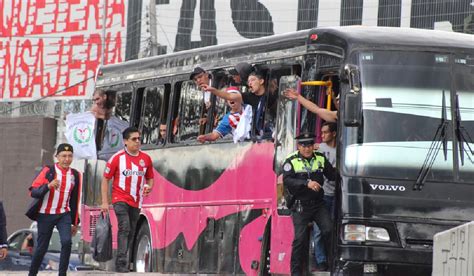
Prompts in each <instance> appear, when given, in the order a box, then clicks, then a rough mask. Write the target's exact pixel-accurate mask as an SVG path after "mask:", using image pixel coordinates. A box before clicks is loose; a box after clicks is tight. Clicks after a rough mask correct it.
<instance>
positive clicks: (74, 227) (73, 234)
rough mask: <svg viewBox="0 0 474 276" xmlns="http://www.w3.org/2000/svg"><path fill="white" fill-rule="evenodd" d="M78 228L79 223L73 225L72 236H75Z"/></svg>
mask: <svg viewBox="0 0 474 276" xmlns="http://www.w3.org/2000/svg"><path fill="white" fill-rule="evenodd" d="M77 229H78V227H77V225H73V226H71V235H72V236H75V235H76V234H77Z"/></svg>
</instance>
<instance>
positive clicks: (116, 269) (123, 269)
mask: <svg viewBox="0 0 474 276" xmlns="http://www.w3.org/2000/svg"><path fill="white" fill-rule="evenodd" d="M115 272H120V273H128V272H130V269H128V268H126V267H123V266H118V267H115Z"/></svg>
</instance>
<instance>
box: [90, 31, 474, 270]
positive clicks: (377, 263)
mask: <svg viewBox="0 0 474 276" xmlns="http://www.w3.org/2000/svg"><path fill="white" fill-rule="evenodd" d="M473 40H474V38H473V36H472V35H467V34H460V33H451V32H443V31H434V30H420V29H405V28H388V27H363V26H351V27H327V28H326V27H325V28H316V29H311V30H303V31H298V32H294V33H288V34H282V35H275V36H269V37H263V38H258V39H252V40H246V41H239V42H235V43H230V44H223V45H217V46H209V47H205V48H199V49H193V50H187V51H182V52H177V53H171V54H167V55H163V56H155V57H150V58H145V59H139V60H133V61H127V62H124V63H121V64H115V65H107V66H103V67H101V68H100V70H99V72H98V74H97V80H96V89H103V90H108V91H114V93H115V97H116V99H115V107H114V109H113V113H114V116H115V117H116V118H118V119H120V120H121V121H123V122H126V124H127V125H130V126H136V127H138V128H139V129H140V131H141V135H142V150H143V151H145V152H147V153H148V154H149V155H150V156H151V157H152V160H153V166H154V179H155V188H154V190H153V192H152V194H151V195H150V196H148V197H146V198H145V199H144V201H143V206H142V209H141V214H140V219H139V221H138V225H137V227H136V229H137V231H136V235H135V238H134V242H133V245H132V251H131V260H132V263H133V270H134V271H153V272H160V273H173V274H237V275H238V274H245V275H270V274H278V275H285V274H286V275H288V274H289V273H290V257H291V244H292V240H293V235H294V234H293V224H292V220H291V211H290V210H288V209H287V208H286V205H285V199H284V198H285V197H284V189H283V183H282V177H281V164H282V162H283V160H284V159H285V158H286V156H287V155H288V154H289V153H291V152H293V151H295V150H296V143H295V141H294V138H295V137H296V136H297V135H299V133H302V132H308V131H309V132H312V133H314V134H315V135H316V137H317V138H316V142H318V141H320V140H321V137H320V127H321V124H322V123H323V120H322V119H321V118H320V117H318V116H316V115H315V114H313V113H311V112H309V111H308V110H307V109H306V108H305V107H303V106H302V105H300V104H299V103H298V102H296V101H291V100H288V99H287V98H286V97H284V95H283V93H282V92H283V91H284V90H285V89H286V88H295V89H297V90H298V91H299V92H300V93H301V94H302V95H303V96H304V97H306V98H307V99H310V100H311V101H312V102H314V103H317V104H318V105H319V106H324V107H325V108H328V109H331V110H333V111H337V125H338V129H337V130H338V131H337V165H336V168H337V171H338V177H337V180H336V197H335V207H336V208H335V209H336V211H335V213H336V214H335V218H334V221H333V223H334V233H333V237H332V239H333V243H332V244H333V247H332V248H331V249H330V250H329V251H330V254H331V256H332V258H331V259H332V262H331V263H330V264H329V266H330V270H331V273H332V275H363V274H364V273H371V274H370V275H431V263H432V248H433V235H434V234H435V233H438V232H441V231H443V230H446V229H449V228H452V227H453V226H457V225H460V224H463V223H465V222H467V221H472V220H473V219H474V198H473V197H472V194H473V193H474V154H473V149H474V144H473V140H472V138H473V137H474V43H473ZM240 62H248V63H250V64H252V65H254V66H256V67H257V68H259V70H261V71H262V72H265V76H266V78H265V83H266V85H267V86H266V89H267V91H266V93H267V95H268V98H267V108H266V109H265V121H266V122H268V123H269V124H271V125H272V126H273V128H272V130H271V131H272V132H271V135H269V136H268V137H267V138H266V139H259V138H258V137H257V136H256V135H255V132H254V131H252V135H251V137H250V139H247V140H245V141H243V142H239V143H234V142H233V141H232V139H231V138H228V137H224V138H223V139H219V140H217V141H215V142H211V143H204V144H201V143H198V142H197V140H196V138H197V136H198V135H200V134H203V133H209V132H211V131H212V130H213V129H214V128H215V126H216V123H217V122H218V121H219V119H220V118H222V116H223V114H225V112H226V110H227V109H226V106H225V102H224V101H223V100H222V99H219V98H216V97H215V96H214V95H213V96H211V98H210V102H211V105H210V106H205V105H204V104H203V97H204V95H203V92H202V91H200V90H199V89H198V88H197V87H196V85H195V84H194V83H193V82H192V81H191V80H190V73H191V72H192V71H193V68H195V67H196V66H199V67H202V68H204V69H205V70H207V71H208V72H209V73H210V74H211V76H212V79H211V80H212V86H213V87H215V88H218V89H224V88H225V87H226V86H227V85H229V76H228V74H226V72H227V70H229V69H231V68H233V66H234V65H236V64H238V63H240ZM312 81H322V82H323V83H328V82H329V81H330V83H331V84H332V85H331V87H332V88H331V89H328V87H327V86H314V85H305V84H308V83H311V82H312ZM242 90H245V87H242ZM335 97H338V98H339V99H340V104H339V107H338V110H337V109H336V106H335V105H334V104H333V101H332V100H331V99H334V98H335ZM203 118H205V120H201V119H203ZM109 136H110V135H109ZM109 136H107V135H102V136H100V135H98V137H105V138H103V139H108V138H107V137H109ZM99 142H101V141H99ZM102 142H103V141H102ZM105 163H106V160H103V158H102V159H101V158H98V159H97V160H87V162H86V165H85V168H84V178H83V179H84V185H83V187H84V188H83V189H84V193H83V204H82V220H81V221H82V235H83V240H84V250H83V251H84V252H83V254H84V256H83V258H84V260H90V253H91V249H90V243H91V241H92V237H93V233H94V230H95V228H94V227H95V223H96V221H97V218H98V216H99V214H100V203H101V202H100V201H101V200H100V180H101V178H102V174H103V171H104V168H105ZM111 220H112V224H113V229H114V230H113V233H114V237H113V241H114V244H113V245H114V248H116V243H115V241H116V237H115V235H116V232H117V225H116V219H115V216H114V214H113V210H112V208H111ZM310 263H311V261H310V260H307V264H308V268H309V266H310ZM112 266H113V265H112ZM106 268H110V269H113V267H106Z"/></svg>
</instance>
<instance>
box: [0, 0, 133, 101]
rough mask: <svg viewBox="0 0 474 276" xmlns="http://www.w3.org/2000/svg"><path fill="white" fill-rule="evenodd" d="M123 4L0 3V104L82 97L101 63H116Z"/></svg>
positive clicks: (121, 0) (72, 0) (112, 0)
mask: <svg viewBox="0 0 474 276" xmlns="http://www.w3.org/2000/svg"><path fill="white" fill-rule="evenodd" d="M104 2H105V8H104ZM125 2H126V0H105V1H104V0H68V1H64V0H49V1H48V0H0V18H1V22H0V37H1V38H0V101H14V100H22V101H25V100H26V101H27V100H34V99H38V98H40V97H44V96H54V97H65V96H67V97H74V98H78V97H79V98H84V97H88V96H89V95H90V93H91V92H92V89H93V86H94V74H95V72H96V69H97V67H98V66H99V65H100V64H101V60H102V58H103V59H104V62H103V63H104V64H111V63H117V62H121V61H122V53H123V52H124V50H125V47H124V46H123V45H124V44H125V41H126V39H125V37H124V36H125V34H126V31H125V30H126V29H125V24H126V22H125V18H126V17H125V11H126V8H125ZM104 17H105V18H104ZM122 42H123V43H122Z"/></svg>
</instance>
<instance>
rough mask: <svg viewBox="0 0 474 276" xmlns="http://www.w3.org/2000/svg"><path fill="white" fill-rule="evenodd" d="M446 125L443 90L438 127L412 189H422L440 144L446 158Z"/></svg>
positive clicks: (446, 158)
mask: <svg viewBox="0 0 474 276" xmlns="http://www.w3.org/2000/svg"><path fill="white" fill-rule="evenodd" d="M447 127H448V120H447V112H446V96H445V95H444V90H443V100H442V107H441V122H440V123H439V125H438V129H437V130H436V133H435V135H434V137H433V140H431V145H430V148H429V150H428V154H427V155H426V158H425V161H424V162H423V165H422V166H421V169H420V172H419V173H418V176H417V177H416V182H415V184H414V185H413V190H415V191H421V189H423V185H424V184H425V181H426V178H427V177H428V173H429V172H430V170H431V167H433V164H434V161H435V160H436V157H437V156H438V153H439V150H440V149H441V146H443V153H444V161H446V160H448V139H447V136H446V129H447Z"/></svg>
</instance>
